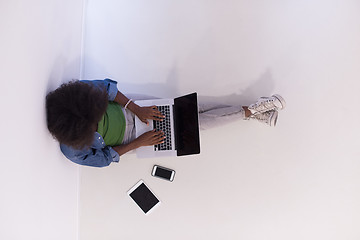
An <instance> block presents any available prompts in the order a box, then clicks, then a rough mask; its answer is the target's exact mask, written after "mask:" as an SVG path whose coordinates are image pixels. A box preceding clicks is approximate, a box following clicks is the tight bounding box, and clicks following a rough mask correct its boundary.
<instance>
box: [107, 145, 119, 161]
mask: <svg viewBox="0 0 360 240" xmlns="http://www.w3.org/2000/svg"><path fill="white" fill-rule="evenodd" d="M109 150H110V154H111V157H112V159H113V162H119V160H120V156H119V154H118V153H117V152H116V151H115V150H114V149H113V148H112V147H109Z"/></svg>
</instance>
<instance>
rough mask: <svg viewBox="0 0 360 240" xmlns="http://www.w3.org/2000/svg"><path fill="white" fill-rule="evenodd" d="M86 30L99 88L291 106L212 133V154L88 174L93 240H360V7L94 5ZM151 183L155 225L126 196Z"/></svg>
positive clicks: (351, 0) (87, 62) (206, 136)
mask: <svg viewBox="0 0 360 240" xmlns="http://www.w3.org/2000/svg"><path fill="white" fill-rule="evenodd" d="M86 22H87V27H86V34H85V36H86V37H85V59H84V66H83V67H84V69H83V70H84V71H83V73H84V77H85V78H104V77H112V78H114V79H116V80H118V81H119V84H118V86H119V88H120V89H122V90H123V91H124V92H141V93H150V94H154V95H159V96H175V95H178V94H182V93H185V92H190V91H193V90H195V91H198V93H199V94H200V95H203V96H206V95H207V96H216V97H218V100H219V101H225V102H232V103H235V102H237V103H238V104H240V103H243V104H248V103H250V102H253V101H254V100H256V98H257V97H258V96H262V95H270V94H272V93H276V92H278V93H281V94H282V95H283V96H284V97H285V98H286V100H287V102H288V107H287V109H286V110H284V111H283V112H281V113H280V116H279V121H278V126H277V128H275V129H272V128H267V127H266V126H260V125H258V124H257V123H255V122H239V123H236V124H232V125H231V126H224V127H222V128H219V129H215V130H211V131H208V132H202V133H201V139H202V154H201V155H199V156H194V157H188V158H176V159H150V160H149V159H146V160H144V159H136V158H135V157H134V156H132V155H128V156H124V157H123V158H122V160H121V161H120V163H119V164H113V165H112V166H110V167H108V168H106V169H90V168H82V171H81V210H80V214H81V215H80V236H81V239H82V240H89V239H143V238H146V239H170V238H171V239H259V240H260V239H277V240H279V239H294V240H295V239H299V240H300V239H314V240H317V239H328V240H339V239H347V240H357V239H359V238H360V229H359V227H358V226H359V225H360V205H359V202H360V191H359V189H360V163H359V155H360V152H359V151H360V150H359V141H358V139H359V137H360V131H359V125H358V122H359V117H360V114H359V111H358V110H357V108H358V106H357V104H358V103H359V102H360V96H359V90H360V84H359V81H358V80H359V79H360V67H359V66H360V45H359V43H360V2H359V1H355V0H342V1H335V0H305V1H297V0H288V1H282V0H272V1H242V0H240V1H238V0H236V1H235V0H234V1H231V0H228V1H223V0H210V1H209V0H199V1H187V0H185V1H183V0H182V1H166V0H155V1H145V0H137V1H124V0H123V1H114V0H101V1H100V0H89V3H88V8H87V18H86ZM155 87H156V88H158V89H156V88H155ZM225 143H227V145H225ZM219 148H220V149H219ZM155 163H157V164H160V165H165V166H167V167H171V168H174V169H175V170H176V171H177V175H176V178H175V181H174V182H173V183H172V184H168V183H166V182H164V181H159V180H157V179H154V178H153V177H151V176H150V171H151V167H152V165H153V164H155ZM199 171H201V174H199ZM141 178H142V179H144V180H145V182H146V183H148V184H149V186H150V187H151V188H152V189H153V190H154V191H155V193H156V194H157V195H158V196H159V198H160V199H161V200H162V201H163V205H162V206H161V207H160V208H159V209H157V210H156V211H155V212H154V213H153V214H152V215H151V216H148V217H145V216H143V214H142V213H141V212H140V211H139V209H137V207H136V206H135V205H134V204H133V203H132V202H131V200H130V199H129V198H128V197H127V196H126V191H127V190H128V189H129V188H130V187H131V186H132V185H133V184H135V182H136V181H137V180H139V179H141ZM209 209H211V210H210V211H209ZM165 235H166V236H169V238H164V236H165ZM161 236H162V237H161ZM157 237H158V238H157Z"/></svg>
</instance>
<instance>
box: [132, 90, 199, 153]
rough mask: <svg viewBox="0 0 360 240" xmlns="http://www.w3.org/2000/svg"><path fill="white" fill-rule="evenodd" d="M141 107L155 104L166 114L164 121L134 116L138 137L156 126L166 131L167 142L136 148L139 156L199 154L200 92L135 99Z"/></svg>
mask: <svg viewBox="0 0 360 240" xmlns="http://www.w3.org/2000/svg"><path fill="white" fill-rule="evenodd" d="M135 103H136V104H138V105H139V106H143V107H144V106H153V105H156V106H157V108H158V110H159V111H160V112H161V113H162V114H163V115H165V119H164V120H163V121H155V120H148V122H149V125H147V124H145V123H143V122H142V121H141V120H140V119H139V118H138V117H135V129H136V137H139V136H140V135H142V134H143V133H145V132H148V131H151V130H153V129H157V130H162V131H163V132H164V133H165V136H166V138H165V142H164V143H162V144H158V145H154V146H144V147H140V148H138V149H136V155H137V157H140V158H146V157H167V156H186V155H192V154H199V153H200V135H199V113H198V101H197V93H191V94H188V95H185V96H181V97H178V98H174V99H151V100H138V101H135Z"/></svg>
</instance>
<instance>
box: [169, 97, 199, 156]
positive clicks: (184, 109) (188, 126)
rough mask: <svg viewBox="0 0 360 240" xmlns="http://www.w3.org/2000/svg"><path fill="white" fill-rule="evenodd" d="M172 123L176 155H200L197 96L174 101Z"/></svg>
mask: <svg viewBox="0 0 360 240" xmlns="http://www.w3.org/2000/svg"><path fill="white" fill-rule="evenodd" d="M174 122H175V124H174V125H175V133H176V136H175V140H176V148H177V155H178V156H184V155H190V154H199V153H200V136H199V115H198V103H197V94H196V93H192V94H189V95H185V96H182V97H178V98H175V99H174Z"/></svg>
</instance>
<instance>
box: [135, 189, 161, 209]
mask: <svg viewBox="0 0 360 240" xmlns="http://www.w3.org/2000/svg"><path fill="white" fill-rule="evenodd" d="M129 196H130V197H131V198H132V199H133V200H134V201H135V203H136V204H137V205H138V206H139V207H140V208H141V209H142V210H143V211H144V213H147V212H149V211H150V210H151V209H152V208H153V207H154V206H155V205H156V204H158V203H159V202H160V201H159V199H157V197H156V196H155V195H154V194H153V193H152V192H151V191H150V189H149V188H148V187H147V186H146V185H145V184H144V183H141V184H140V185H139V186H138V187H136V188H135V189H134V190H133V191H132V192H131V193H130V194H129Z"/></svg>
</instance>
